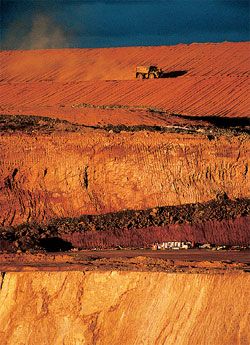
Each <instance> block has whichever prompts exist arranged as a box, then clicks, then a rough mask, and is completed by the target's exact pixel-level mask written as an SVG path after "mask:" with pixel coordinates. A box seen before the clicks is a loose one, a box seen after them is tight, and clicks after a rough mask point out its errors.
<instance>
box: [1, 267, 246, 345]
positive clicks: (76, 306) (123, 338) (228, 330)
mask: <svg viewBox="0 0 250 345" xmlns="http://www.w3.org/2000/svg"><path fill="white" fill-rule="evenodd" d="M249 283H250V280H249V275H248V274H244V273H235V274H222V275H220V274H217V275H213V274H210V275H209V274H199V275H198V274H180V273H179V274H174V273H173V274H166V273H161V272H157V273H150V272H144V273H143V272H140V273H139V272H115V271H113V272H112V271H111V272H88V273H84V272H56V273H53V272H47V273H46V272H28V273H6V274H5V275H4V276H2V283H1V285H2V288H1V290H0V310H1V312H0V324H1V341H2V342H3V343H4V344H6V345H13V344H15V345H21V344H22V345H24V344H25V345H37V344H39V345H45V344H53V345H57V344H58V345H61V344H65V345H72V344H86V345H92V344H96V345H98V344H100V345H106V344H107V345H110V344H114V345H116V344H117V345H118V344H121V342H122V344H124V345H131V344H133V345H139V344H145V345H152V344H155V345H163V344H164V345H165V344H169V345H183V344H208V345H210V344H211V345H247V344H249V342H250V338H249V332H248V321H249V316H250V315H249V311H248V308H247V305H248V300H249V297H250V296H249Z"/></svg>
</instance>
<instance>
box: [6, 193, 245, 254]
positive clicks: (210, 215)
mask: <svg viewBox="0 0 250 345" xmlns="http://www.w3.org/2000/svg"><path fill="white" fill-rule="evenodd" d="M249 215H250V200H249V199H238V200H229V199H228V198H227V196H226V195H225V194H221V195H218V197H217V200H212V201H210V202H206V203H202V204H199V203H197V204H186V205H180V206H166V207H156V208H152V209H147V210H140V211H135V210H127V211H122V212H116V213H109V214H103V215H83V216H81V217H78V218H60V219H54V220H53V221H51V222H49V223H48V224H37V223H29V224H27V223H26V224H22V225H19V226H12V227H5V228H4V227H1V228H0V243H1V245H2V248H5V249H7V250H8V249H9V250H18V249H21V250H27V249H30V248H33V249H39V248H40V249H41V248H43V249H46V250H48V251H50V249H53V250H56V249H57V250H69V249H71V248H73V247H80V248H94V247H98V246H99V247H101V248H103V247H107V248H110V247H115V246H117V245H119V244H120V245H125V246H128V247H138V246H146V247H147V246H149V245H150V243H153V242H154V241H156V240H158V241H160V240H164V239H165V240H176V239H177V240H179V239H182V240H184V239H186V240H192V241H195V242H202V241H208V242H210V243H211V242H212V243H219V244H222V243H224V244H245V245H247V244H249V243H250V234H249V232H248V225H249ZM237 241H238V242H237Z"/></svg>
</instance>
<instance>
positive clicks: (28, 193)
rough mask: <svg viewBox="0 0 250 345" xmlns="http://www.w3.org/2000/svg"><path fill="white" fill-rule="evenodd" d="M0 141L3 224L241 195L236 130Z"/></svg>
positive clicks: (243, 183)
mask: <svg viewBox="0 0 250 345" xmlns="http://www.w3.org/2000/svg"><path fill="white" fill-rule="evenodd" d="M210 139H211V138H210ZM0 146H1V150H0V181H1V182H0V183H1V185H0V209H1V212H0V222H1V224H2V225H3V226H9V225H17V224H21V223H24V222H31V221H36V222H47V221H49V220H51V219H53V218H56V217H57V218H58V217H59V218H60V217H78V216H80V215H83V214H104V213H108V212H117V211H121V210H124V209H142V210H143V209H146V208H150V207H155V206H167V205H181V204H186V203H197V202H200V203H202V202H206V201H209V200H211V199H215V198H216V195H217V194H218V193H226V194H227V195H228V196H229V198H231V199H234V198H244V197H249V190H250V186H249V169H248V157H249V152H248V151H249V143H248V142H247V140H246V138H245V136H244V135H241V136H237V137H229V136H228V137H226V136H219V137H217V138H214V140H209V139H208V138H207V136H206V135H201V134H197V135H189V134H177V133H159V132H158V133H156V132H155V133H153V132H151V133H147V132H135V133H128V132H127V133H126V132H122V133H120V134H114V133H107V132H105V131H99V130H86V131H85V132H82V133H61V134H60V133H54V134H51V135H45V134H32V136H31V135H27V134H20V133H19V134H18V133H16V134H15V133H14V134H7V133H6V134H3V135H1V137H0Z"/></svg>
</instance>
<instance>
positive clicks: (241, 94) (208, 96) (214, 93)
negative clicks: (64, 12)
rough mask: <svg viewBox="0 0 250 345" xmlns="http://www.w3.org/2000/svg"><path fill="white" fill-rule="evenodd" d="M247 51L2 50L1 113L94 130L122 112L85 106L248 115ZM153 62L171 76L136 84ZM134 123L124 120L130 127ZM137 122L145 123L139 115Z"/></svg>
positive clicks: (224, 47) (233, 46)
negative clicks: (62, 121) (71, 121)
mask: <svg viewBox="0 0 250 345" xmlns="http://www.w3.org/2000/svg"><path fill="white" fill-rule="evenodd" d="M248 51H249V43H248V42H242V43H220V44H192V45H178V46H174V47H167V46H166V47H134V48H122V49H121V48H116V49H63V50H43V51H4V52H1V53H0V63H1V77H0V78H1V83H0V88H1V92H0V93H1V96H0V103H1V108H0V112H1V113H2V114H18V113H19V114H26V115H29V114H38V115H42V116H52V117H53V116H55V115H56V116H58V117H62V118H64V119H68V120H69V119H70V117H71V119H74V121H81V122H82V121H86V123H87V122H88V123H89V122H91V123H92V124H97V123H98V122H100V121H101V122H103V123H106V124H107V123H110V122H108V121H110V118H111V123H112V119H113V121H114V122H117V121H118V119H117V117H116V114H117V112H112V111H110V110H105V111H96V110H93V109H92V110H91V114H92V116H90V115H89V113H90V110H89V109H83V108H81V107H79V105H81V104H82V103H88V104H94V105H99V106H100V105H122V106H147V107H158V108H164V109H165V110H167V111H168V112H169V113H178V114H185V115H190V116H223V117H247V116H248V114H249V99H248V97H247V95H248V94H249V63H248ZM225 61H226V63H225ZM152 63H158V64H159V66H161V67H162V68H163V69H164V70H165V71H166V72H167V73H166V78H163V79H158V80H142V81H138V80H135V68H136V65H140V64H146V65H147V64H152ZM75 106H76V107H77V109H75V108H72V107H75ZM107 114H108V116H107ZM123 115H124V112H123V113H122V116H123ZM79 118H80V119H79ZM85 118H86V119H85ZM128 118H129V116H128V114H126V120H125V121H129V120H128ZM136 118H137V120H138V121H139V119H140V120H142V117H140V116H139V117H138V114H137V115H136ZM144 119H145V117H144ZM120 121H121V123H123V122H122V121H123V119H122V118H120Z"/></svg>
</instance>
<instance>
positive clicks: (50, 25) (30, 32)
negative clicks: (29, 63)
mask: <svg viewBox="0 0 250 345" xmlns="http://www.w3.org/2000/svg"><path fill="white" fill-rule="evenodd" d="M68 37H69V34H68V33H67V32H66V31H65V30H64V29H63V28H62V27H61V26H60V25H59V24H58V23H56V22H55V21H54V20H53V19H52V18H51V17H50V16H49V15H47V14H38V15H35V16H34V17H33V18H32V22H31V26H30V27H27V26H26V27H25V26H24V25H23V23H22V21H21V20H18V21H15V22H13V23H12V24H11V25H10V27H9V29H8V32H7V34H6V37H5V40H4V43H3V49H13V47H14V49H21V50H22V49H24V50H26V49H50V48H67V47H68V45H69V43H68V42H69V40H68ZM11 47H12V48H11Z"/></svg>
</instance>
